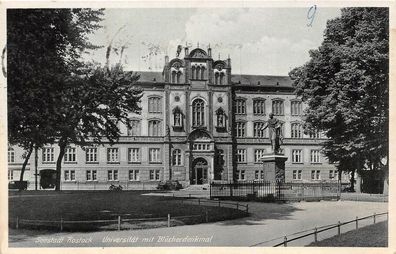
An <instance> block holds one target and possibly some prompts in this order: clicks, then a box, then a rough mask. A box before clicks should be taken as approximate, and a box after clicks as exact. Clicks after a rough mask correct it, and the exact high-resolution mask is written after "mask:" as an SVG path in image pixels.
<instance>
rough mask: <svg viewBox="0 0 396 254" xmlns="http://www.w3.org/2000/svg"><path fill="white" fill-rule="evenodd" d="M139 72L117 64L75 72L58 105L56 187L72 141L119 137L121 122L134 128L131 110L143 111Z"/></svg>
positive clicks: (89, 67) (107, 140) (84, 141)
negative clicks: (125, 68) (127, 70)
mask: <svg viewBox="0 0 396 254" xmlns="http://www.w3.org/2000/svg"><path fill="white" fill-rule="evenodd" d="M138 79H139V76H138V75H136V74H134V73H133V72H125V71H124V70H123V68H122V66H121V65H116V66H114V67H111V68H110V67H108V66H105V67H100V66H96V67H94V66H87V68H86V69H85V70H81V73H80V74H79V75H75V76H73V77H72V78H71V79H70V80H69V81H68V82H67V83H66V84H65V86H64V89H63V90H62V104H61V105H62V106H61V107H59V109H58V110H59V112H58V121H57V122H58V123H59V124H58V125H57V127H56V129H57V131H58V133H57V136H58V137H59V139H58V145H59V148H60V153H59V156H58V159H57V163H56V170H57V181H56V190H60V176H61V166H62V159H63V157H64V155H65V151H66V148H67V146H68V145H69V144H71V143H72V144H75V145H79V146H86V145H87V144H91V143H95V144H101V143H102V142H110V143H113V142H114V141H116V140H118V138H119V137H120V135H121V133H120V130H119V128H118V123H120V122H121V123H124V124H126V126H127V127H128V128H131V125H130V120H129V113H131V112H136V113H138V112H139V111H140V107H139V105H138V102H139V101H140V98H141V90H140V89H139V88H137V87H136V86H134V84H135V83H136V81H137V80H138Z"/></svg>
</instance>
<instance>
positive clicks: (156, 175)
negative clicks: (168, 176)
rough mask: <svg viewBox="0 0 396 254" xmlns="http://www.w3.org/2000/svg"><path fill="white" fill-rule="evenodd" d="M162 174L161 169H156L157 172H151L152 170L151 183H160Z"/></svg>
mask: <svg viewBox="0 0 396 254" xmlns="http://www.w3.org/2000/svg"><path fill="white" fill-rule="evenodd" d="M160 173H161V170H160V169H156V170H154V169H151V170H150V180H151V181H158V180H160Z"/></svg>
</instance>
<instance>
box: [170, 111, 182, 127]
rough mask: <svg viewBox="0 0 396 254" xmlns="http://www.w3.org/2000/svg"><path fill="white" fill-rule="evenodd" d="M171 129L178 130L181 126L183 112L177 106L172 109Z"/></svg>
mask: <svg viewBox="0 0 396 254" xmlns="http://www.w3.org/2000/svg"><path fill="white" fill-rule="evenodd" d="M172 113H173V130H174V131H180V130H182V128H183V113H182V111H181V110H180V108H179V107H176V108H174V109H173V112H172Z"/></svg>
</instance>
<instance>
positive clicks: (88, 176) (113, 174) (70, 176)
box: [63, 169, 161, 182]
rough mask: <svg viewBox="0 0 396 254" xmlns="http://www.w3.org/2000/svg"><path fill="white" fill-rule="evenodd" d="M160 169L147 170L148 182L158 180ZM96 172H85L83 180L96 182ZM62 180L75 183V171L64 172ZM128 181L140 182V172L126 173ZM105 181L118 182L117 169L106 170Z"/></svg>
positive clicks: (131, 171)
mask: <svg viewBox="0 0 396 254" xmlns="http://www.w3.org/2000/svg"><path fill="white" fill-rule="evenodd" d="M160 174H161V170H160V169H151V170H149V180H151V181H158V180H160ZM97 175H98V172H97V170H96V169H93V170H86V171H85V180H86V181H97V180H98V177H97ZM63 176H64V180H65V181H66V182H68V181H75V180H76V171H75V170H65V171H64V175H63ZM128 180H129V181H140V170H139V169H131V170H129V171H128ZM107 181H118V169H113V170H107Z"/></svg>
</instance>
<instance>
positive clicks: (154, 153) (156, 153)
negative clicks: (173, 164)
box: [149, 148, 161, 163]
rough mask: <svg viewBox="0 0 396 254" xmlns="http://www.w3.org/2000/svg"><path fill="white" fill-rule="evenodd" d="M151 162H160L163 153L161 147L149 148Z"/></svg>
mask: <svg viewBox="0 0 396 254" xmlns="http://www.w3.org/2000/svg"><path fill="white" fill-rule="evenodd" d="M149 162H150V163H160V162H161V154H160V149H159V148H150V149H149Z"/></svg>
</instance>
